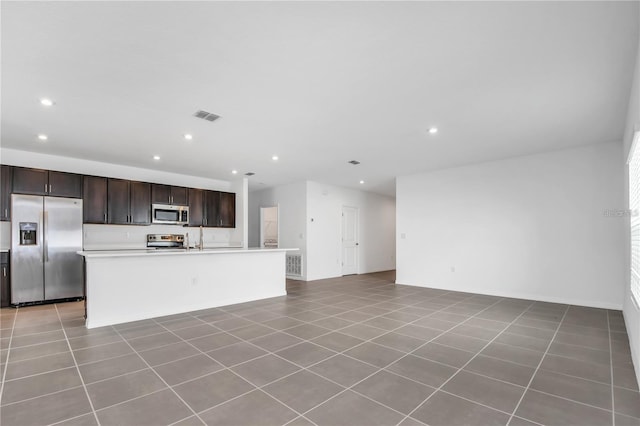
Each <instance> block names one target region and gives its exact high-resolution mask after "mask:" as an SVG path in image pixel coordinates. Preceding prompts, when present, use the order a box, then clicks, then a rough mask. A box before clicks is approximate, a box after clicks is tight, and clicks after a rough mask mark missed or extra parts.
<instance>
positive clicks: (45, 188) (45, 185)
mask: <svg viewBox="0 0 640 426" xmlns="http://www.w3.org/2000/svg"><path fill="white" fill-rule="evenodd" d="M44 193H45V194H46V193H47V184H46V183H45V184H44Z"/></svg>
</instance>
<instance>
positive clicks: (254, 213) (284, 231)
mask: <svg viewBox="0 0 640 426" xmlns="http://www.w3.org/2000/svg"><path fill="white" fill-rule="evenodd" d="M306 194H307V190H306V184H305V183H304V182H297V183H293V184H289V185H281V186H277V187H274V188H267V189H263V190H261V191H255V192H251V193H249V227H248V229H249V247H258V246H259V245H260V207H273V206H278V214H279V216H280V237H279V242H278V245H279V247H281V248H298V249H300V253H301V254H302V259H303V279H305V278H306V270H307V267H306V259H307V253H306V250H307V239H306V233H307V230H306V227H305V217H306V211H307V203H306V197H307V196H306Z"/></svg>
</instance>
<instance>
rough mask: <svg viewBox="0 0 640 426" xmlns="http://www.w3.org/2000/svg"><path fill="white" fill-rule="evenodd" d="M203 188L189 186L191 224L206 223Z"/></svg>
mask: <svg viewBox="0 0 640 426" xmlns="http://www.w3.org/2000/svg"><path fill="white" fill-rule="evenodd" d="M203 193H204V191H203V190H202V189H196V188H189V226H202V225H204V204H203V201H204V200H203V196H204V195H203Z"/></svg>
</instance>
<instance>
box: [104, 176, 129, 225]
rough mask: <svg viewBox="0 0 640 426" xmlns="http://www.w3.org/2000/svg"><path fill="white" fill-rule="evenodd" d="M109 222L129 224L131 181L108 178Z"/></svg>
mask: <svg viewBox="0 0 640 426" xmlns="http://www.w3.org/2000/svg"><path fill="white" fill-rule="evenodd" d="M107 223H110V224H116V225H128V224H129V181H128V180H124V179H107Z"/></svg>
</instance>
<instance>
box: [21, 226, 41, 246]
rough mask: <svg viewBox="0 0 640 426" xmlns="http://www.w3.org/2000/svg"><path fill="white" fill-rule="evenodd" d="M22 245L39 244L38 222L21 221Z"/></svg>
mask: <svg viewBox="0 0 640 426" xmlns="http://www.w3.org/2000/svg"><path fill="white" fill-rule="evenodd" d="M20 245H21V246H36V245H38V224H37V223H36V222H20Z"/></svg>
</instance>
